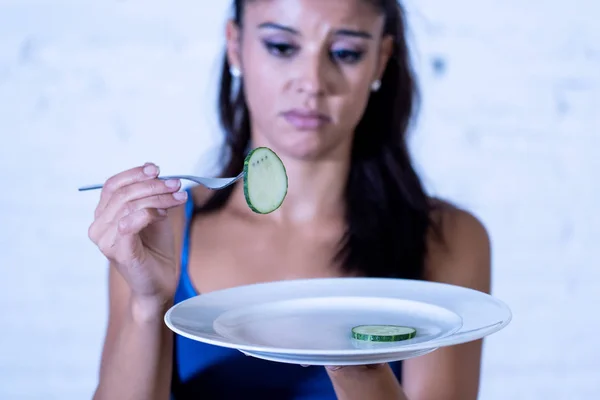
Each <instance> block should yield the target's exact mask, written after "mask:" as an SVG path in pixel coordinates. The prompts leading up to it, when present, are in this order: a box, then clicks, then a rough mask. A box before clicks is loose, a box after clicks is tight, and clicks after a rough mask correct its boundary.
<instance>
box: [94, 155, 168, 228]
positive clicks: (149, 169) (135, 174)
mask: <svg viewBox="0 0 600 400" xmlns="http://www.w3.org/2000/svg"><path fill="white" fill-rule="evenodd" d="M159 172H160V170H159V168H158V167H157V166H156V165H155V164H152V163H146V164H144V165H142V166H141V167H135V168H131V169H128V170H127V171H123V172H120V173H118V174H116V175H114V176H112V177H110V178H109V179H108V180H107V181H106V182H105V183H104V186H103V188H102V192H101V193H100V201H99V202H98V206H97V207H96V217H98V214H99V213H101V212H102V211H103V210H104V208H105V207H106V205H107V204H108V202H109V201H110V199H111V198H112V197H113V194H114V193H115V192H116V191H117V190H119V189H121V188H122V187H124V186H128V185H131V184H132V183H135V182H143V181H145V180H148V179H153V178H156V177H157V176H158V174H159Z"/></svg>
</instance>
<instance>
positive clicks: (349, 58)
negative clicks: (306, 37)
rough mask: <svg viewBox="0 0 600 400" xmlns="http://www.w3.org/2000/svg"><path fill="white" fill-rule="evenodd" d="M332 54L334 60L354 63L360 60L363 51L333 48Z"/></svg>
mask: <svg viewBox="0 0 600 400" xmlns="http://www.w3.org/2000/svg"><path fill="white" fill-rule="evenodd" d="M332 56H333V58H334V59H335V60H338V61H341V62H343V63H346V64H354V63H356V62H358V61H360V60H361V58H362V56H363V52H361V51H354V50H345V49H342V50H334V51H333V52H332Z"/></svg>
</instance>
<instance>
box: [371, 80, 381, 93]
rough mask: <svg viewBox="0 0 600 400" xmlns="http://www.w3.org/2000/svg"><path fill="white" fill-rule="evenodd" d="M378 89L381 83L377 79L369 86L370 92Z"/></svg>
mask: <svg viewBox="0 0 600 400" xmlns="http://www.w3.org/2000/svg"><path fill="white" fill-rule="evenodd" d="M380 87H381V81H380V80H379V79H377V80H376V81H373V83H372V84H371V90H372V91H373V92H376V91H378V90H379V88H380Z"/></svg>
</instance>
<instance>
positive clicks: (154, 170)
mask: <svg viewBox="0 0 600 400" xmlns="http://www.w3.org/2000/svg"><path fill="white" fill-rule="evenodd" d="M144 174H146V175H148V176H156V175H158V167H157V166H156V165H154V164H148V165H146V166H145V167H144Z"/></svg>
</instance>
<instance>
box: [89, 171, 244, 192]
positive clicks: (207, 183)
mask: <svg viewBox="0 0 600 400" xmlns="http://www.w3.org/2000/svg"><path fill="white" fill-rule="evenodd" d="M242 176H244V173H243V172H241V173H240V174H239V175H238V176H235V177H233V178H203V177H201V176H194V175H170V176H159V177H158V179H162V180H167V179H183V180H186V181H192V182H196V183H198V184H200V185H202V186H204V187H207V188H208V189H213V190H218V189H224V188H226V187H227V186H230V185H233V184H234V183H235V182H237V181H238V180H239V179H240V178H241V177H242ZM103 186H104V185H88V186H82V187H80V188H79V191H80V192H83V191H86V190H96V189H102V187H103Z"/></svg>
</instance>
